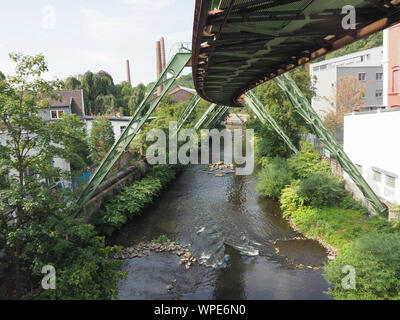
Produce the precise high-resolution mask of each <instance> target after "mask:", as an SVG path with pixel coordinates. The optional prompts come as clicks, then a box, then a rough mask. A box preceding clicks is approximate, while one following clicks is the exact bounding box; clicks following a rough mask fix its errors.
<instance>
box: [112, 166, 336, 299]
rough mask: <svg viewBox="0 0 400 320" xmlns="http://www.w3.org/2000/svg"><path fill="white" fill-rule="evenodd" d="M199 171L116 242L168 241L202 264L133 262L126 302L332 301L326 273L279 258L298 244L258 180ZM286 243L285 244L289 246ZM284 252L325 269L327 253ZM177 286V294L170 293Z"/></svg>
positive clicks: (313, 248)
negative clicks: (258, 187) (181, 246)
mask: <svg viewBox="0 0 400 320" xmlns="http://www.w3.org/2000/svg"><path fill="white" fill-rule="evenodd" d="M204 170H205V168H204V166H202V165H198V166H193V167H190V168H188V169H186V170H185V171H184V172H183V173H181V174H180V175H179V176H178V178H177V179H176V180H175V181H174V182H173V183H172V184H171V185H170V186H169V187H168V188H167V189H166V190H165V191H164V192H163V193H162V195H161V196H160V197H159V198H158V199H157V200H156V201H155V203H154V204H153V205H151V206H149V207H148V208H147V209H146V210H145V211H144V212H143V213H142V215H141V216H139V217H136V218H134V219H133V220H131V221H130V222H129V223H128V224H127V225H125V226H124V227H123V228H122V229H121V230H120V231H118V232H117V233H116V234H114V236H113V237H112V238H111V239H109V242H110V243H112V244H120V245H123V246H132V245H134V244H137V243H138V242H140V241H151V240H152V239H155V238H157V237H158V236H160V235H162V234H165V235H167V236H168V238H169V239H171V240H174V241H178V242H179V243H180V244H191V245H192V246H191V248H190V251H191V252H192V254H193V256H194V257H196V258H197V259H198V260H200V262H201V263H196V264H195V265H194V266H193V267H191V268H190V269H189V270H186V269H185V266H184V265H180V264H178V262H179V260H180V257H178V256H177V255H174V254H171V253H167V252H165V253H156V252H148V253H147V255H146V256H144V257H138V258H133V259H126V260H124V262H123V264H122V267H121V268H122V270H123V271H125V272H127V273H128V279H126V280H122V281H120V282H119V285H118V288H119V296H120V299H156V300H157V299H171V300H176V299H327V298H328V297H327V296H326V295H325V294H324V291H326V290H327V289H328V285H327V283H326V281H325V280H324V278H323V277H322V271H321V270H313V269H309V268H307V267H305V268H298V267H296V265H295V264H294V263H292V262H290V261H289V260H288V259H286V257H285V256H282V255H280V254H279V255H278V254H277V253H276V251H275V247H274V241H275V240H282V239H283V240H285V239H293V238H295V237H298V236H299V234H297V233H296V232H295V231H293V229H292V228H291V227H290V226H289V224H288V223H287V222H286V221H285V220H284V219H283V218H282V215H281V212H280V209H279V204H278V203H276V202H274V201H272V200H269V199H266V198H265V197H262V196H260V195H258V194H257V193H256V191H255V185H256V177H255V176H254V175H251V176H236V175H235V174H228V175H225V176H223V177H216V176H215V174H210V173H207V172H205V171H204ZM283 243H285V242H283ZM282 251H283V252H285V254H288V255H289V256H291V259H300V260H301V261H300V260H299V261H300V262H299V261H297V263H302V264H304V265H305V266H307V265H311V266H318V265H322V264H323V261H324V260H325V259H326V252H325V250H324V249H323V248H322V247H321V246H319V244H317V243H316V242H313V241H300V240H299V241H296V240H291V241H287V242H286V243H285V245H283V246H282ZM169 284H172V285H173V289H172V290H166V286H167V285H169Z"/></svg>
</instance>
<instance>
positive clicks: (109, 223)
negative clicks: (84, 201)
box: [94, 165, 175, 235]
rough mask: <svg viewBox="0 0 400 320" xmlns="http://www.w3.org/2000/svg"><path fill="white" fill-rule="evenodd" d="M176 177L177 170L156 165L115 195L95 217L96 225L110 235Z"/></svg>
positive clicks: (138, 212)
mask: <svg viewBox="0 0 400 320" xmlns="http://www.w3.org/2000/svg"><path fill="white" fill-rule="evenodd" d="M174 177H175V170H174V169H173V168H171V167H168V166H161V165H160V166H155V167H153V168H152V169H151V170H150V172H149V173H148V174H147V175H146V177H144V178H143V179H141V180H139V181H135V182H134V183H133V185H131V186H129V187H125V188H124V189H123V190H122V191H121V192H120V193H119V194H117V195H116V196H113V198H112V199H110V200H109V201H108V202H107V203H106V204H105V206H104V209H103V210H102V211H100V212H99V213H98V214H97V215H96V218H95V222H94V224H95V226H96V227H97V229H98V230H99V231H100V232H101V233H102V234H105V235H110V234H112V232H113V231H114V230H116V229H119V228H120V227H121V226H123V225H124V224H125V223H126V222H127V221H128V220H129V219H131V218H132V217H134V216H135V215H139V214H140V213H141V211H142V210H143V208H144V207H145V206H147V205H148V204H150V203H151V202H152V201H153V199H154V198H155V197H157V196H158V195H159V193H160V191H161V190H162V189H163V188H164V187H165V186H166V185H167V184H168V183H169V182H170V181H171V180H172V179H174Z"/></svg>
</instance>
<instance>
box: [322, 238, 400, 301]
mask: <svg viewBox="0 0 400 320" xmlns="http://www.w3.org/2000/svg"><path fill="white" fill-rule="evenodd" d="M346 265H350V266H352V267H354V268H355V272H356V274H355V276H356V287H355V289H351V290H345V289H344V288H343V287H342V280H343V277H344V276H345V275H344V274H343V273H342V268H343V267H344V266H346ZM324 277H325V278H326V280H327V281H328V282H329V283H330V284H331V285H332V288H330V289H329V291H328V293H329V294H330V295H331V296H333V297H334V298H335V299H352V300H353V299H357V300H365V299H373V300H377V299H399V298H400V234H398V233H383V234H382V233H369V234H367V235H364V236H362V237H361V238H359V239H358V240H356V241H354V242H352V243H351V244H350V246H349V248H348V250H346V251H345V252H343V253H342V254H340V255H339V256H338V257H337V258H336V259H335V260H334V261H331V262H330V263H329V264H328V265H327V267H326V268H325V273H324Z"/></svg>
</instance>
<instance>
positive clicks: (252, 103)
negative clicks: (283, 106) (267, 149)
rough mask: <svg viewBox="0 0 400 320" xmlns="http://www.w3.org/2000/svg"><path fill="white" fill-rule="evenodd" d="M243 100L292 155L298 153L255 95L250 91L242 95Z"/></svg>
mask: <svg viewBox="0 0 400 320" xmlns="http://www.w3.org/2000/svg"><path fill="white" fill-rule="evenodd" d="M244 100H245V101H246V104H247V105H248V106H249V108H250V109H251V110H253V112H254V113H255V114H256V116H257V117H258V119H260V121H261V122H262V123H263V124H268V125H270V126H271V127H272V128H273V129H274V130H275V132H276V133H277V134H278V135H279V136H280V137H281V138H282V140H283V141H284V142H285V143H286V144H287V145H288V147H289V148H290V149H291V150H292V151H293V152H294V153H297V152H299V151H298V150H297V148H296V147H295V145H294V144H293V143H292V141H290V139H289V137H288V136H287V135H286V134H285V132H284V131H283V130H282V129H281V127H280V126H279V125H278V124H277V123H276V121H275V119H274V118H273V117H272V116H271V115H270V114H269V112H268V111H267V109H265V107H264V106H263V104H262V103H261V101H260V100H258V99H257V97H256V95H255V94H254V93H253V92H252V91H248V92H247V93H246V94H245V95H244Z"/></svg>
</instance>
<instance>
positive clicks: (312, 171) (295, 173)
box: [258, 145, 400, 299]
mask: <svg viewBox="0 0 400 320" xmlns="http://www.w3.org/2000/svg"><path fill="white" fill-rule="evenodd" d="M263 162H264V163H265V165H264V168H263V169H262V170H261V172H260V173H259V175H258V180H259V181H258V189H259V191H261V192H262V193H264V195H266V196H274V197H275V198H277V199H279V201H280V205H281V209H282V215H283V217H284V218H285V219H287V221H289V223H290V225H291V226H292V227H293V229H294V230H296V231H298V232H300V233H301V234H303V235H304V236H305V237H306V238H308V239H313V240H316V241H318V242H319V243H320V244H321V245H322V246H324V247H325V248H326V249H327V251H328V253H329V258H330V259H329V261H328V262H327V263H326V264H325V266H324V277H325V279H326V280H327V281H328V283H329V284H330V285H331V288H330V289H329V290H328V293H329V295H330V296H332V297H333V298H335V299H398V298H400V295H399V294H398V292H400V291H399V289H400V280H398V279H399V276H400V268H399V267H398V262H399V261H400V253H398V252H399V251H400V241H397V239H400V231H399V224H398V223H395V222H389V221H388V220H387V219H384V218H382V217H380V216H377V215H370V214H369V212H368V210H367V209H366V208H364V207H363V206H361V204H360V203H359V202H357V201H355V200H353V199H352V195H351V194H348V193H346V192H345V190H344V185H343V181H342V180H340V179H338V178H337V177H334V176H333V174H332V173H330V171H328V170H327V166H326V164H324V163H323V162H319V156H318V154H317V153H316V151H315V150H312V149H311V146H306V145H303V146H302V150H301V151H300V152H299V153H298V154H296V155H293V156H291V157H290V158H289V159H287V160H286V159H276V160H267V161H266V160H265V159H264V161H263ZM349 268H350V269H349ZM349 270H351V272H353V273H352V277H353V278H351V285H350V289H351V290H349V287H346V286H344V285H343V279H344V277H345V276H346V274H347V273H348V272H349ZM349 281H350V280H349Z"/></svg>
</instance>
